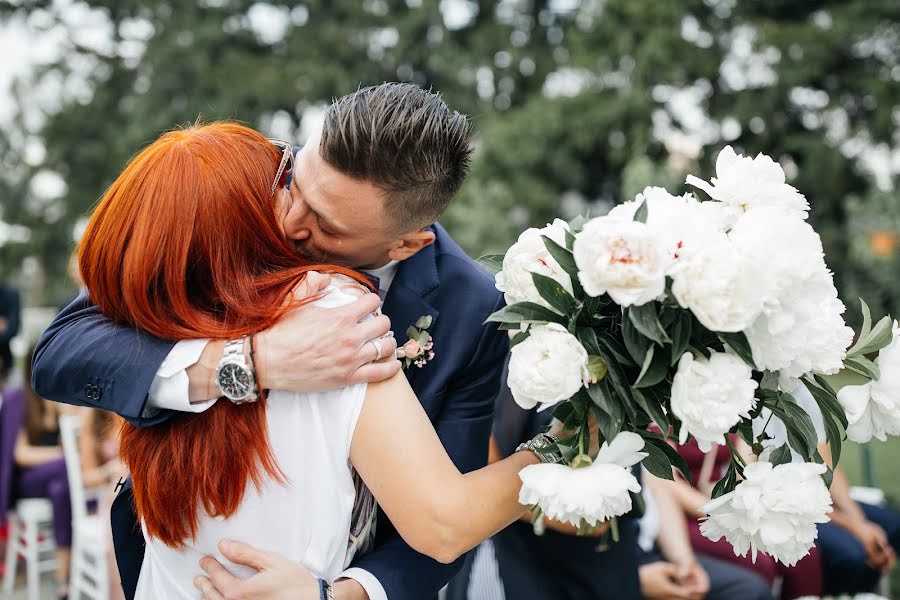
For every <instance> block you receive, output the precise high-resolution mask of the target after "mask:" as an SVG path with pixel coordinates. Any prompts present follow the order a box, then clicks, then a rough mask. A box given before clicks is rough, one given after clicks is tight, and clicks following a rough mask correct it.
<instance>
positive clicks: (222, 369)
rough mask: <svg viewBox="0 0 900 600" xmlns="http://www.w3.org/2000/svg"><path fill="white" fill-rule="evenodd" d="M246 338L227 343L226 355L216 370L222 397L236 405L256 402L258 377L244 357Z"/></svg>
mask: <svg viewBox="0 0 900 600" xmlns="http://www.w3.org/2000/svg"><path fill="white" fill-rule="evenodd" d="M245 340H246V338H239V339H236V340H229V341H228V342H226V343H225V353H224V354H222V360H220V361H219V366H218V368H216V384H217V385H218V386H219V389H220V390H222V395H223V396H225V397H226V398H228V399H229V400H231V401H232V402H234V403H235V404H244V403H246V402H256V398H257V396H256V377H255V376H254V374H253V367H252V366H251V365H250V364H248V363H247V359H246V358H245V357H244V342H245Z"/></svg>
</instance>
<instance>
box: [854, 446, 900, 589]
mask: <svg viewBox="0 0 900 600" xmlns="http://www.w3.org/2000/svg"><path fill="white" fill-rule="evenodd" d="M869 446H870V448H871V454H872V467H873V468H872V471H873V473H874V476H875V487H879V488H881V489H882V490H884V492H885V494H887V498H888V504H890V505H891V506H893V507H894V508H897V509H900V438H896V437H889V438H888V441H886V442H879V441H878V440H875V441H873V442H871V443H870V444H869ZM842 448H843V450H842V453H841V463H840V466H841V468H843V469H844V472H846V473H847V476H848V477H849V478H850V483H851V484H853V485H865V481H864V476H863V473H864V471H863V462H862V449H861V447H860V446H859V445H858V444H853V443H850V442H847V443H845V444H844V445H843V446H842ZM891 590H892V592H893V596H894V597H895V598H900V567H897V568H895V569H894V571H893V573H891Z"/></svg>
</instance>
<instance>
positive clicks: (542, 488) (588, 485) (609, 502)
mask: <svg viewBox="0 0 900 600" xmlns="http://www.w3.org/2000/svg"><path fill="white" fill-rule="evenodd" d="M643 447H644V440H643V438H641V436H639V435H638V434H636V433H632V432H629V431H625V432H622V433H620V434H619V435H617V436H616V437H615V439H614V440H613V441H612V443H607V442H604V443H603V446H601V447H600V452H599V454H597V458H596V459H595V460H594V462H593V463H591V464H590V465H589V466H587V467H582V468H580V469H573V468H572V467H569V466H566V465H551V464H540V465H529V466H527V467H525V468H524V469H522V470H521V471H520V472H519V477H520V478H521V479H522V489H521V490H520V491H519V503H520V504H524V505H527V506H531V505H534V504H537V505H538V506H540V508H541V510H542V511H543V512H544V514H545V515H547V516H548V517H550V518H551V519H556V520H557V521H563V522H565V523H570V524H572V525H575V526H578V525H579V524H580V523H581V519H584V520H585V521H587V523H588V524H589V525H591V526H596V525H598V524H599V523H602V522H603V521H607V520H609V519H611V518H612V517H617V516H620V515H624V514H625V513H627V512H628V511H630V510H631V496H630V495H629V492H634V493H638V492H640V491H641V486H640V484H639V483H638V482H637V479H636V478H635V476H634V475H633V474H632V473H631V470H630V467H632V466H633V465H636V464H637V463H639V462H640V461H641V460H643V459H644V458H645V457H646V456H647V453H646V452H641V451H640V450H641V448H643Z"/></svg>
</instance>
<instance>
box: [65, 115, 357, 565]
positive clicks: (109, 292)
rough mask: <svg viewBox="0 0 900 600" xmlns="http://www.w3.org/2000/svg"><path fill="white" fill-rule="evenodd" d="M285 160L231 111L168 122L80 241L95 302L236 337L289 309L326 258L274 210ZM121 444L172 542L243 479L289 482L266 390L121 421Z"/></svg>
mask: <svg viewBox="0 0 900 600" xmlns="http://www.w3.org/2000/svg"><path fill="white" fill-rule="evenodd" d="M280 159H281V152H280V151H279V150H278V149H277V148H276V147H275V146H273V145H272V143H271V142H269V141H268V140H266V138H265V137H263V136H262V135H261V134H259V133H258V132H256V131H253V130H252V129H249V128H247V127H244V126H242V125H238V124H235V123H221V122H220V123H211V124H208V125H204V126H194V127H189V128H186V129H180V130H176V131H170V132H168V133H166V134H164V135H162V136H161V137H160V138H159V139H158V140H156V141H155V142H153V143H152V144H150V145H149V146H148V147H147V148H145V149H144V150H143V151H142V152H141V153H140V154H138V155H137V156H136V157H135V158H134V159H133V160H132V161H131V162H130V163H129V164H128V165H127V166H126V167H125V170H124V171H123V172H122V174H121V175H119V177H118V179H116V181H115V182H113V184H112V185H111V186H110V188H109V189H108V190H107V191H106V194H104V196H103V198H102V200H101V201H100V204H99V206H98V207H97V209H96V210H95V211H94V214H93V216H92V217H91V220H90V222H89V223H88V226H87V229H86V230H85V233H84V237H83V238H82V241H81V243H80V248H79V264H80V269H81V274H82V276H83V278H84V283H85V286H86V287H87V289H88V291H89V293H90V296H91V299H92V300H93V301H94V303H96V305H97V306H98V307H99V308H100V310H101V311H102V312H103V313H104V314H106V315H107V316H109V317H110V318H112V319H113V320H115V321H117V322H119V323H125V324H128V325H130V326H133V327H136V328H138V329H142V330H144V331H146V332H148V333H150V334H152V335H155V336H157V337H160V338H165V339H189V338H215V339H233V338H236V337H240V336H243V335H247V334H251V333H253V332H256V331H260V330H262V329H265V328H267V327H269V326H271V325H272V324H274V323H275V322H276V321H277V320H278V318H279V317H280V316H281V315H282V314H283V313H284V311H285V310H287V309H289V308H292V307H293V306H287V305H286V304H285V302H284V301H285V298H286V297H287V296H288V294H289V293H290V291H291V289H292V288H293V287H294V285H295V284H296V283H297V282H298V281H299V280H300V279H302V277H303V276H304V275H305V273H306V272H307V271H309V270H311V269H314V268H315V269H322V266H321V265H313V264H310V263H309V262H307V261H305V260H303V259H302V258H300V257H299V256H298V255H297V253H296V251H295V250H294V248H293V247H292V245H291V244H290V242H289V241H288V240H287V239H286V238H285V235H284V233H283V231H282V229H281V227H280V224H279V222H278V217H277V215H276V210H275V203H276V197H273V195H272V194H271V185H272V181H273V180H274V178H275V174H276V171H277V168H278V163H279V161H280ZM278 193H281V188H279V191H278V192H276V195H277V194H278ZM326 269H327V270H329V271H336V272H342V273H345V274H347V275H351V276H353V277H355V278H357V279H359V276H358V275H357V274H355V273H353V272H352V271H350V270H348V269H342V268H340V267H334V266H328V267H326ZM294 306H296V304H295V305H294ZM120 442H121V443H120V448H121V450H120V453H121V458H122V460H123V461H124V462H125V464H126V465H127V466H128V469H129V471H130V472H131V477H132V481H133V483H134V498H135V504H136V508H137V513H138V516H139V517H140V518H142V519H143V520H144V523H145V526H146V528H147V532H148V534H149V535H150V536H152V537H154V538H158V539H159V540H161V541H162V542H164V543H165V544H167V545H169V546H172V547H176V548H178V547H182V546H183V544H184V542H185V541H186V540H188V539H191V538H193V537H195V536H196V534H197V528H198V526H199V514H200V510H201V509H203V510H205V511H206V512H207V513H208V514H209V515H211V516H221V517H228V516H230V515H232V514H234V512H235V511H236V510H237V508H238V506H239V505H240V503H241V500H242V498H243V495H244V491H245V489H246V487H247V483H248V481H252V482H253V484H254V485H255V486H256V488H257V489H260V488H261V485H262V483H263V480H264V475H266V474H267V475H269V476H271V477H273V478H275V479H276V480H278V481H281V482H283V481H284V476H283V473H282V472H281V470H280V469H279V468H278V465H277V464H276V462H275V457H274V456H273V454H272V450H271V447H270V446H269V439H268V431H267V428H266V416H265V400H260V401H259V402H257V403H255V404H249V405H241V406H236V405H234V404H232V403H231V402H227V401H221V402H217V403H216V404H215V405H214V406H213V407H212V408H210V409H209V410H207V411H206V412H204V413H202V414H201V415H194V414H188V413H179V414H178V415H176V416H175V417H173V418H172V419H170V420H169V421H167V422H166V423H164V424H162V425H157V426H155V427H146V428H138V427H135V426H133V425H130V424H125V425H124V426H123V428H122V431H121V434H120Z"/></svg>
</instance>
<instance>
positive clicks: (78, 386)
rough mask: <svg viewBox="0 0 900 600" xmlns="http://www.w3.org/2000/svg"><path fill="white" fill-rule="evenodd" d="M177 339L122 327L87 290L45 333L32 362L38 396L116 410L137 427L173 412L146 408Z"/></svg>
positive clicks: (156, 421) (163, 418)
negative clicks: (154, 385)
mask: <svg viewBox="0 0 900 600" xmlns="http://www.w3.org/2000/svg"><path fill="white" fill-rule="evenodd" d="M174 345H175V342H172V341H169V340H163V339H160V338H157V337H154V336H152V335H149V334H147V333H144V332H141V331H138V330H137V329H134V328H131V327H127V326H125V325H119V324H117V323H114V322H113V321H112V320H110V319H109V318H107V317H106V316H105V315H103V314H102V313H101V312H100V311H99V309H98V308H97V307H96V306H95V305H94V304H93V303H92V302H91V301H90V299H89V298H88V296H87V293H86V292H84V291H83V292H82V293H81V294H80V295H79V296H78V298H76V299H75V300H74V301H73V302H72V303H71V304H70V305H69V306H67V307H66V308H64V309H63V311H62V312H61V313H59V315H57V317H56V318H55V319H54V320H53V322H52V323H51V324H50V327H48V328H47V330H46V331H45V332H44V334H43V335H42V336H41V339H40V341H39V342H38V345H37V347H36V349H35V353H34V360H33V362H32V385H33V386H34V390H35V391H36V392H37V393H38V395H40V396H42V397H44V398H47V399H49V400H53V401H55V402H63V403H66V404H75V405H78V406H89V407H92V408H100V409H103V410H108V411H112V412H114V413H116V414H118V415H119V416H121V417H122V418H124V419H126V420H127V421H129V422H130V423H132V424H134V425H137V426H141V427H143V426H149V425H155V424H157V423H161V422H163V421H166V420H167V419H168V418H169V417H170V416H171V415H172V414H174V413H172V412H171V411H161V410H156V409H153V408H150V407H147V406H146V403H147V393H148V390H149V389H150V384H151V383H152V382H153V378H154V377H155V376H156V373H157V371H158V370H159V368H160V365H162V363H163V361H164V360H165V359H166V356H167V355H168V354H169V352H170V351H171V350H172V348H173V347H174Z"/></svg>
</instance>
